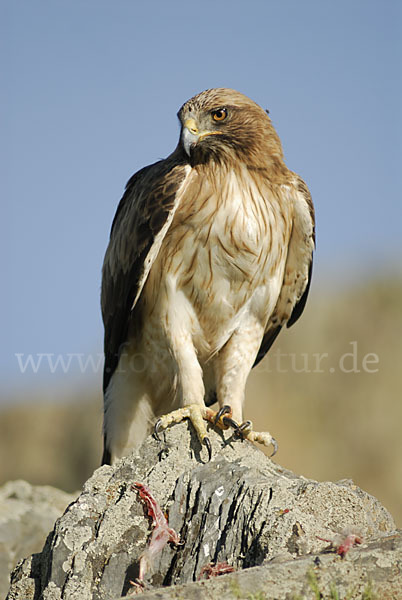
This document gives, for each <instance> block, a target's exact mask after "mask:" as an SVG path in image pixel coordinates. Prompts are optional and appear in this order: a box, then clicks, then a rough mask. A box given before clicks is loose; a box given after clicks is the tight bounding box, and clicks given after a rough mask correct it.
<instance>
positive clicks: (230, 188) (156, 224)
mask: <svg viewBox="0 0 402 600" xmlns="http://www.w3.org/2000/svg"><path fill="white" fill-rule="evenodd" d="M178 117H179V121H180V126H181V133H180V139H179V143H178V145H177V147H176V149H175V150H174V152H173V153H172V154H171V155H170V156H168V157H167V158H166V159H164V160H160V161H158V162H156V163H154V164H152V165H150V166H148V167H145V168H144V169H141V170H140V171H138V173H136V174H135V175H134V176H133V177H132V178H131V179H130V180H129V182H128V184H127V186H126V190H125V193H124V195H123V198H122V199H121V201H120V204H119V206H118V208H117V212H116V215H115V217H114V221H113V224H112V229H111V234H110V241H109V245H108V248H107V251H106V255H105V260H104V264H103V278H102V299H101V304H102V316H103V321H104V326H105V368H104V380H103V390H104V455H103V463H111V462H113V461H114V460H116V459H117V458H119V457H121V456H124V455H126V454H127V453H128V452H130V450H132V449H133V448H135V447H137V446H139V445H140V444H141V442H142V441H143V440H144V438H145V436H146V435H147V434H148V433H149V432H150V430H151V428H152V424H153V423H154V421H155V418H158V417H159V419H158V421H157V425H156V428H157V430H160V429H163V428H165V427H167V426H168V425H170V424H171V423H176V422H179V421H180V420H182V419H183V418H184V417H189V418H190V419H191V421H192V422H193V425H194V427H195V428H196V430H197V433H198V436H199V439H200V441H201V442H202V443H204V444H205V445H206V446H207V449H208V451H209V452H210V442H209V439H208V437H207V431H206V426H205V419H206V420H210V421H212V422H214V423H215V424H216V425H218V426H220V427H222V428H227V427H228V426H232V427H234V428H235V429H236V432H237V434H238V435H241V436H242V437H246V438H247V439H249V440H252V441H259V442H262V443H263V444H267V445H268V444H270V443H272V444H274V445H275V441H274V440H273V438H272V437H271V436H270V434H269V433H258V432H255V431H253V430H252V427H251V423H250V422H249V421H246V422H244V423H243V422H242V420H243V405H244V393H245V385H246V380H247V377H248V374H249V373H250V371H251V369H252V367H253V366H255V365H256V364H257V363H258V362H259V361H260V360H261V359H262V358H263V356H264V355H265V354H266V353H267V352H268V350H269V348H270V346H271V345H272V343H273V342H274V340H275V338H276V337H277V335H278V333H279V331H280V329H281V327H282V326H284V325H287V326H288V327H289V326H290V325H292V324H293V323H294V322H295V321H296V320H297V319H298V318H299V316H300V314H301V313H302V311H303V308H304V305H305V303H306V299H307V294H308V289H309V283H310V277H311V265H312V254H313V249H314V209H313V204H312V201H311V196H310V193H309V191H308V188H307V186H306V184H305V183H304V181H303V180H302V179H301V178H300V177H299V176H298V175H296V174H295V173H293V172H292V171H290V170H289V169H288V168H287V167H286V165H285V163H284V158H283V152H282V146H281V142H280V140H279V137H278V135H277V133H276V132H275V130H274V128H273V126H272V123H271V120H270V118H269V117H268V115H267V113H266V112H265V111H264V110H263V109H262V108H261V107H260V106H258V105H257V104H256V103H255V102H253V101H252V100H250V99H249V98H247V97H246V96H244V95H243V94H240V93H239V92H236V91H235V90H231V89H225V88H218V89H210V90H206V91H205V92H202V93H201V94H198V95H197V96H194V98H191V100H189V101H188V102H186V103H185V104H184V105H183V106H182V108H181V109H180V110H179V112H178ZM216 401H217V402H218V406H219V408H220V409H219V410H218V412H214V411H212V410H211V409H210V408H207V407H208V406H210V405H211V404H213V403H214V402H216Z"/></svg>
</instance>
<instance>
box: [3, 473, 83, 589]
mask: <svg viewBox="0 0 402 600" xmlns="http://www.w3.org/2000/svg"><path fill="white" fill-rule="evenodd" d="M76 497H77V494H76V495H71V494H66V493H65V492H62V491H60V490H57V489H56V488H53V487H50V486H33V485H31V484H29V483H27V482H26V481H9V482H8V483H6V484H5V485H3V486H2V487H1V488H0V597H1V598H4V597H5V595H6V594H7V590H8V588H9V575H10V571H11V570H12V568H13V567H14V566H15V565H16V563H17V562H18V561H19V560H20V559H21V558H23V557H25V556H28V554H31V553H33V552H39V551H40V550H41V549H42V548H43V544H44V543H45V540H46V536H47V535H48V533H49V531H50V530H51V529H52V528H53V526H54V522H55V520H56V519H57V518H58V517H59V516H60V515H61V514H62V513H63V511H64V510H65V509H66V507H67V506H68V504H70V502H72V501H73V500H74V499H75V498H76Z"/></svg>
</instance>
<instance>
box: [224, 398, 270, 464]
mask: <svg viewBox="0 0 402 600" xmlns="http://www.w3.org/2000/svg"><path fill="white" fill-rule="evenodd" d="M220 421H221V422H222V424H223V425H224V427H222V426H221V425H220V423H219V422H220ZM216 424H217V425H219V426H221V428H222V429H227V428H228V427H232V428H233V430H234V436H235V437H237V438H240V439H242V440H244V439H246V440H249V441H250V442H258V443H259V444H262V445H263V446H272V447H273V452H272V454H271V457H272V456H274V455H275V454H276V453H277V451H278V443H277V441H276V439H275V438H274V437H272V435H271V434H270V433H269V432H268V431H253V424H252V422H251V421H243V423H237V422H236V421H235V420H234V419H232V409H231V408H230V406H228V405H227V404H226V405H225V406H223V407H222V408H221V409H220V410H219V411H218V412H217V413H216Z"/></svg>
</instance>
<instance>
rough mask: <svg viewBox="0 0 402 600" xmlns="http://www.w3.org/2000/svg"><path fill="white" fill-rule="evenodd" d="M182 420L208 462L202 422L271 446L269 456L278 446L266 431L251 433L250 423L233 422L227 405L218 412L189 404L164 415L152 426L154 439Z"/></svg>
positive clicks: (209, 444)
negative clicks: (191, 431) (230, 430)
mask: <svg viewBox="0 0 402 600" xmlns="http://www.w3.org/2000/svg"><path fill="white" fill-rule="evenodd" d="M184 419H190V421H191V423H192V424H193V427H194V429H195V431H196V433H197V436H198V439H199V440H200V442H201V444H202V445H203V446H206V448H207V450H208V459H209V460H211V458H212V446H211V442H210V439H209V437H208V434H207V429H206V427H205V423H204V421H208V422H209V423H211V424H212V425H215V426H216V427H219V429H222V430H227V429H229V427H231V428H232V429H233V430H234V435H235V437H238V438H240V439H247V440H249V441H250V442H258V443H259V444H263V445H264V446H270V445H272V446H273V449H274V451H273V452H272V454H271V456H274V454H276V452H277V450H278V444H277V442H276V440H275V438H273V437H272V435H271V434H270V433H268V432H267V431H266V432H264V431H261V432H260V431H253V425H252V423H251V421H244V422H243V423H240V424H239V423H237V422H236V421H234V420H233V419H232V409H231V407H230V406H228V405H227V404H225V405H224V406H222V407H221V408H220V409H219V410H218V411H214V410H211V409H210V408H207V407H206V406H202V405H200V404H189V405H187V406H183V407H182V408H178V409H177V410H174V411H172V412H170V413H168V414H166V415H162V416H161V417H159V419H158V420H157V421H156V423H155V426H154V436H155V438H156V439H157V440H160V438H159V433H160V432H161V431H163V430H164V429H167V427H169V425H173V424H174V423H181V421H183V420H184Z"/></svg>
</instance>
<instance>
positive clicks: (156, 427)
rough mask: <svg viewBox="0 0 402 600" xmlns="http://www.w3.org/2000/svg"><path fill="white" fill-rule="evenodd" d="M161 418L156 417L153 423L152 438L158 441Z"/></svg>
mask: <svg viewBox="0 0 402 600" xmlns="http://www.w3.org/2000/svg"><path fill="white" fill-rule="evenodd" d="M161 425H162V419H158V420H157V421H156V423H155V425H154V438H155V439H156V440H157V441H158V442H160V441H162V440H161V438H160V437H159V432H160V431H161Z"/></svg>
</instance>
